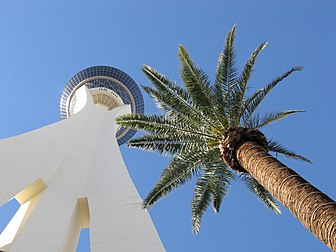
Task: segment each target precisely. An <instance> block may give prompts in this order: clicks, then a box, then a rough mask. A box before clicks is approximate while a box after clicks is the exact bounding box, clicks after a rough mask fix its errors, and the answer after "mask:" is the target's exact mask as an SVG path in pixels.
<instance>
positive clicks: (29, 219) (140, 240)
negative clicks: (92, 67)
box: [0, 87, 164, 252]
mask: <svg viewBox="0 0 336 252" xmlns="http://www.w3.org/2000/svg"><path fill="white" fill-rule="evenodd" d="M83 88H85V87H83ZM85 89H86V88H85ZM86 94H87V97H88V99H87V103H86V105H85V107H84V109H83V110H81V111H80V112H79V113H77V114H76V115H74V116H72V117H70V118H68V119H66V120H62V121H60V122H57V123H54V124H52V125H49V126H46V127H44V128H41V129H38V130H35V131H32V132H28V133H26V134H23V135H20V136H17V137H12V138H9V139H5V140H2V141H0V169H2V176H1V178H0V181H1V185H2V189H1V190H0V201H1V202H0V203H5V202H6V201H8V200H9V199H11V198H12V197H13V196H14V197H16V198H17V199H18V200H19V202H20V203H21V204H22V206H21V208H20V209H19V211H18V214H17V215H15V216H14V218H13V220H12V221H11V222H10V223H9V225H8V226H7V227H6V228H5V230H4V232H3V233H2V235H1V236H0V246H2V248H1V247H0V249H4V250H5V251H7V250H8V249H10V251H14V252H15V251H18V252H22V251H43V252H48V251H50V252H51V251H64V252H71V251H75V249H76V245H77V242H78V238H79V233H80V231H81V229H82V228H85V227H89V228H90V244H91V251H93V252H104V251H106V252H108V251H164V248H163V245H162V243H161V241H160V238H159V236H158V234H157V232H156V230H155V227H154V225H153V223H152V221H151V219H150V216H149V214H148V213H147V212H146V211H145V210H143V209H141V198H140V196H139V194H138V192H137V190H136V188H135V186H134V184H133V182H132V180H131V178H130V176H129V173H128V171H127V168H126V166H125V164H124V162H123V159H122V156H121V154H120V151H119V147H118V143H117V140H116V136H115V135H116V131H117V126H116V125H115V117H116V116H117V115H120V114H124V113H130V107H129V105H124V106H119V107H116V108H114V109H112V110H111V111H107V110H106V108H105V107H103V106H100V105H94V104H93V102H92V97H91V95H90V93H89V91H88V90H87V89H86ZM34 182H35V183H34ZM29 186H30V187H29ZM25 188H26V190H25V191H22V190H23V189H25ZM20 192H21V193H20ZM4 234H5V235H4ZM5 236H6V237H5ZM8 237H9V238H8ZM10 237H12V238H10ZM6 239H7V240H6Z"/></svg>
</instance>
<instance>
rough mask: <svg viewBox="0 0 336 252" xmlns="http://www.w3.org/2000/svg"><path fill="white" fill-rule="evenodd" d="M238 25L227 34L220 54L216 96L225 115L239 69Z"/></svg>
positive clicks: (220, 109)
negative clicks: (236, 35) (237, 66)
mask: <svg viewBox="0 0 336 252" xmlns="http://www.w3.org/2000/svg"><path fill="white" fill-rule="evenodd" d="M235 30H236V26H233V27H232V29H231V30H230V31H229V32H228V34H227V35H226V41H225V46H224V49H223V51H222V52H221V53H220V55H219V59H218V63H217V72H216V82H215V84H214V87H215V96H216V99H217V107H218V109H219V111H218V113H222V114H224V115H227V114H228V104H227V103H228V101H227V98H229V96H230V92H231V89H232V87H233V85H234V83H235V81H236V77H237V70H236V68H235V56H236V55H235V50H234V38H235V34H236V32H235ZM223 124H224V125H225V126H228V122H227V121H224V123H223Z"/></svg>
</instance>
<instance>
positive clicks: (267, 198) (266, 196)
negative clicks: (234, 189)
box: [240, 174, 281, 214]
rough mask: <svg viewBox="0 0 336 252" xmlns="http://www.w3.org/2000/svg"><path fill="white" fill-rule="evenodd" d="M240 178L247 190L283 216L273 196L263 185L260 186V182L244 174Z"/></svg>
mask: <svg viewBox="0 0 336 252" xmlns="http://www.w3.org/2000/svg"><path fill="white" fill-rule="evenodd" d="M240 177H241V179H242V180H243V182H244V184H245V185H246V186H247V188H248V189H249V190H250V191H251V192H253V193H254V194H255V195H256V196H257V197H258V198H259V199H260V200H261V201H262V202H264V204H265V205H266V206H267V207H268V208H270V209H272V210H273V211H274V212H275V213H276V214H281V210H280V207H279V205H278V204H277V203H276V201H275V199H274V198H273V196H272V195H271V194H270V193H269V192H268V191H267V190H266V189H265V188H264V187H263V186H262V185H260V184H259V183H258V181H256V180H255V179H254V178H252V177H251V175H250V174H242V175H241V176H240Z"/></svg>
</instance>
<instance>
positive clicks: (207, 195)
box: [191, 175, 211, 234]
mask: <svg viewBox="0 0 336 252" xmlns="http://www.w3.org/2000/svg"><path fill="white" fill-rule="evenodd" d="M209 179H211V178H208V176H206V175H202V176H201V177H200V178H199V179H198V180H197V182H196V185H195V190H194V197H193V199H192V203H191V213H192V231H193V232H194V233H195V234H196V233H198V231H199V229H200V225H201V219H202V216H203V214H204V213H205V211H206V210H207V208H208V206H209V205H210V203H211V190H210V186H211V185H210V184H211V182H210V181H209Z"/></svg>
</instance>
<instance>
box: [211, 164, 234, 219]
mask: <svg viewBox="0 0 336 252" xmlns="http://www.w3.org/2000/svg"><path fill="white" fill-rule="evenodd" d="M233 178H234V174H233V173H232V172H231V171H230V170H229V169H227V167H226V166H224V165H223V164H220V165H219V166H218V167H217V168H216V169H215V172H214V174H213V176H212V183H211V187H210V189H211V194H212V206H213V209H214V211H215V212H219V210H220V207H221V205H222V201H223V199H224V198H225V196H226V194H227V192H228V189H229V187H230V184H231V180H232V179H233Z"/></svg>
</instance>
